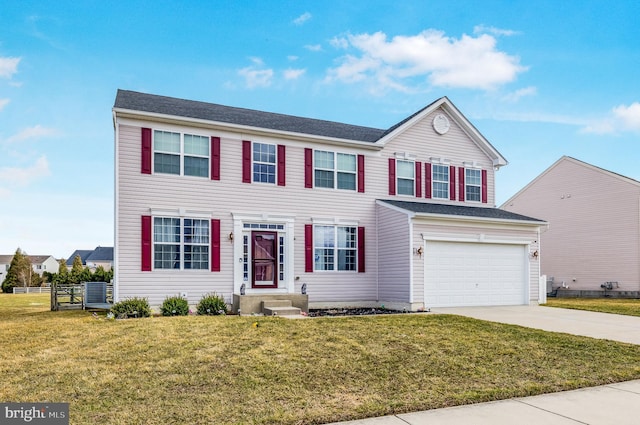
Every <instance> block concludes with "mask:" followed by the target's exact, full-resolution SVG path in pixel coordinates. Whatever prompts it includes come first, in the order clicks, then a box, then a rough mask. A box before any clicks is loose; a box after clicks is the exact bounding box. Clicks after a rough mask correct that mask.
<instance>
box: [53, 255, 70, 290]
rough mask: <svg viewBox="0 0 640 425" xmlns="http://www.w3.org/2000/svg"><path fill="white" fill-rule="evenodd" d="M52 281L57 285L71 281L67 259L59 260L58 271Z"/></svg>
mask: <svg viewBox="0 0 640 425" xmlns="http://www.w3.org/2000/svg"><path fill="white" fill-rule="evenodd" d="M52 282H53V283H55V284H56V285H64V284H66V283H69V269H67V262H66V261H65V260H59V261H58V273H56V274H55V275H54V277H53V280H52Z"/></svg>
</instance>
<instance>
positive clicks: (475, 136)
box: [376, 96, 508, 167]
mask: <svg viewBox="0 0 640 425" xmlns="http://www.w3.org/2000/svg"><path fill="white" fill-rule="evenodd" d="M438 109H441V110H443V111H444V112H446V114H447V115H448V117H449V118H450V119H452V120H453V121H454V122H455V123H456V124H457V125H458V127H459V128H460V129H461V130H462V131H463V132H464V133H465V134H466V135H467V137H469V139H470V140H471V141H472V142H473V143H474V144H475V145H476V146H477V147H478V148H479V149H480V150H481V151H482V152H483V153H484V154H486V155H487V156H488V157H489V158H490V159H491V160H492V162H493V165H494V166H495V167H501V166H504V165H507V164H508V161H507V160H506V159H505V158H504V157H503V156H502V155H501V154H500V152H498V150H497V149H496V148H494V147H493V145H492V144H491V143H489V141H488V140H487V139H486V138H485V137H484V136H483V135H482V134H481V133H480V132H479V131H478V129H477V128H476V127H475V126H474V125H473V124H471V122H470V121H469V120H468V119H467V118H466V117H465V116H464V115H462V113H461V112H460V110H458V108H457V107H456V106H455V105H454V104H453V103H452V102H451V101H450V100H449V98H447V97H446V96H445V97H441V98H440V99H438V100H436V101H435V102H433V103H431V104H429V105H427V106H426V107H424V108H422V109H421V110H419V111H418V112H416V113H415V114H413V115H411V116H409V117H407V118H406V119H404V120H402V121H400V122H399V123H398V124H396V125H394V126H393V127H391V128H389V129H388V130H387V131H386V132H385V134H384V135H383V136H382V137H381V138H380V139H379V140H378V141H377V142H376V144H381V145H385V144H387V143H388V142H389V141H391V140H393V139H394V138H396V137H397V136H398V135H399V134H400V133H402V132H405V131H407V130H408V129H409V128H411V127H413V126H414V125H416V124H417V123H419V122H421V121H422V120H424V119H426V117H428V116H429V115H430V114H432V113H433V112H435V111H436V110H438Z"/></svg>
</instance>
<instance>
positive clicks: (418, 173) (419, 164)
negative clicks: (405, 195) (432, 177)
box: [416, 161, 422, 198]
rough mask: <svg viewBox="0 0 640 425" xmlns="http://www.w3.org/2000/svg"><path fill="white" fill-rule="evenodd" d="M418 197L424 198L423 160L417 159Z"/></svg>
mask: <svg viewBox="0 0 640 425" xmlns="http://www.w3.org/2000/svg"><path fill="white" fill-rule="evenodd" d="M416 198H422V162H418V161H416Z"/></svg>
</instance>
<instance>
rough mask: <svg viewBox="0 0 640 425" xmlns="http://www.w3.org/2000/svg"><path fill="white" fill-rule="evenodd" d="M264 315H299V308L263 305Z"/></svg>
mask: <svg viewBox="0 0 640 425" xmlns="http://www.w3.org/2000/svg"><path fill="white" fill-rule="evenodd" d="M262 311H263V313H264V315H265V316H299V315H300V309H299V308H296V307H264V308H263V309H262Z"/></svg>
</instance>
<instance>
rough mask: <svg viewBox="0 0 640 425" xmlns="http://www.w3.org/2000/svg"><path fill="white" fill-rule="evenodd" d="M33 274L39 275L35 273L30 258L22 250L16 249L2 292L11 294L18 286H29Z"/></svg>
mask: <svg viewBox="0 0 640 425" xmlns="http://www.w3.org/2000/svg"><path fill="white" fill-rule="evenodd" d="M33 274H37V273H33V269H32V268H31V261H30V260H29V257H27V255H26V254H25V253H24V252H22V250H21V249H20V248H18V249H16V253H15V254H14V255H13V259H12V260H11V264H10V265H9V270H7V276H6V277H5V279H4V281H3V282H2V292H5V293H11V292H13V288H14V287H16V286H29V284H30V283H31V276H32V275H33Z"/></svg>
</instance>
